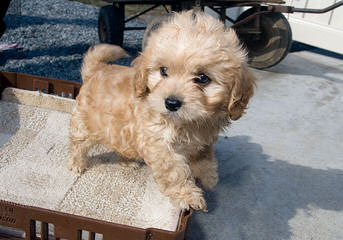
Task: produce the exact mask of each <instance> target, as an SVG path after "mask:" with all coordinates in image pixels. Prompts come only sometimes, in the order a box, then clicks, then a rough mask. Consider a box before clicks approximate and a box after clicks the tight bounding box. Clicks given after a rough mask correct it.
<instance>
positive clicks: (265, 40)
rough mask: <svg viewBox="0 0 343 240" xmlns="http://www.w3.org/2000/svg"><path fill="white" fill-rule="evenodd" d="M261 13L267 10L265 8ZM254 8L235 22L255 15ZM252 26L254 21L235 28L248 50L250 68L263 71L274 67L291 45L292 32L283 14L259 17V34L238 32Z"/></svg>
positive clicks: (275, 13)
mask: <svg viewBox="0 0 343 240" xmlns="http://www.w3.org/2000/svg"><path fill="white" fill-rule="evenodd" d="M261 10H262V11H265V10H267V9H266V8H265V7H262V8H261ZM255 12H256V10H255V8H250V9H248V10H247V11H245V12H243V13H242V14H241V15H240V16H239V17H238V18H237V20H236V21H239V20H242V19H244V18H246V17H248V16H250V15H251V14H253V13H255ZM253 26H254V19H253V20H251V21H249V22H247V23H244V24H242V25H240V26H237V28H236V29H237V30H238V31H237V34H238V36H239V38H240V40H241V41H242V42H243V44H244V45H245V47H246V48H247V49H248V52H249V53H248V56H249V64H250V66H252V67H254V68H257V69H263V68H268V67H271V66H274V65H276V64H277V63H279V62H280V61H281V60H282V59H284V57H286V55H287V53H288V51H289V49H290V47H291V44H292V30H291V27H290V25H289V23H288V21H287V19H286V18H285V17H284V15H283V14H281V13H278V12H269V13H265V14H262V15H261V17H260V27H261V33H260V34H253V33H243V32H241V33H240V32H239V30H240V29H243V30H244V29H249V28H252V27H253Z"/></svg>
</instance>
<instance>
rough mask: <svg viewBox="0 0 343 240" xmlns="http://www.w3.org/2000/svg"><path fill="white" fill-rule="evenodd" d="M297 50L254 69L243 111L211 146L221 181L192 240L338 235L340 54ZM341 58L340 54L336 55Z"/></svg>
mask: <svg viewBox="0 0 343 240" xmlns="http://www.w3.org/2000/svg"><path fill="white" fill-rule="evenodd" d="M336 57H338V58H332V57H327V56H325V55H321V54H317V53H313V52H309V51H300V52H294V53H291V54H289V55H288V56H287V57H286V59H285V60H284V61H283V62H281V63H280V64H279V65H277V66H275V67H273V68H270V69H268V70H265V71H257V70H255V73H256V75H257V76H258V78H259V79H260V80H259V82H258V84H257V85H258V86H257V90H256V94H255V96H254V97H253V99H252V101H251V104H250V108H249V109H248V111H247V114H246V115H245V116H244V117H243V118H242V119H240V120H239V121H237V122H234V123H233V124H232V125H231V127H230V128H229V129H228V131H227V132H226V133H224V134H223V136H222V137H221V138H220V139H219V142H218V144H217V145H216V156H217V158H218V160H219V168H220V184H219V185H218V186H217V187H216V189H215V191H214V192H212V193H208V194H207V199H208V203H209V213H205V214H204V213H196V214H195V216H194V218H193V221H192V222H191V225H190V231H189V239H190V240H201V239H225V240H231V239H232V240H238V239H239V240H243V239H244V240H278V239H282V240H291V239H292V240H293V239H297V240H310V239H311V240H324V239H326V240H335V239H337V240H338V239H343V124H342V123H343V60H342V55H336ZM339 58H340V59H339Z"/></svg>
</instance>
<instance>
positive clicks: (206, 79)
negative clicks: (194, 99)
mask: <svg viewBox="0 0 343 240" xmlns="http://www.w3.org/2000/svg"><path fill="white" fill-rule="evenodd" d="M193 80H194V82H196V83H200V84H207V83H209V82H211V79H210V78H209V77H208V76H206V75H205V74H202V73H200V74H199V75H198V77H196V78H194V79H193Z"/></svg>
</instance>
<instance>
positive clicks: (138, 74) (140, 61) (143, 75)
mask: <svg viewBox="0 0 343 240" xmlns="http://www.w3.org/2000/svg"><path fill="white" fill-rule="evenodd" d="M132 66H133V68H134V70H135V76H134V78H135V79H134V88H135V95H136V97H144V96H146V95H147V94H148V93H149V88H148V69H147V65H146V63H145V61H144V56H143V55H140V56H138V57H137V58H136V59H135V60H133V62H132Z"/></svg>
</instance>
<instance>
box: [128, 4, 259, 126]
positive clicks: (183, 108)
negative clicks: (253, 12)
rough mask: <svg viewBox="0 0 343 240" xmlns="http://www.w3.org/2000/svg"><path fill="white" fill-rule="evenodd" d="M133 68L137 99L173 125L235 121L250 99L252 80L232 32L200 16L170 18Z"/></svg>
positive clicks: (192, 14)
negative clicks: (220, 117)
mask: <svg viewBox="0 0 343 240" xmlns="http://www.w3.org/2000/svg"><path fill="white" fill-rule="evenodd" d="M133 66H134V67H135V69H136V79H135V81H136V82H135V91H136V95H137V97H140V98H144V100H145V101H147V102H148V104H149V106H150V107H151V110H152V111H155V112H156V113H158V114H161V115H162V116H164V117H165V118H166V119H170V120H172V121H181V122H183V121H197V120H206V119H209V118H213V117H214V116H215V115H216V114H221V115H224V114H225V115H226V116H229V118H230V119H231V120H237V119H239V118H240V117H241V116H242V114H243V113H244V110H245V109H246V106H247V104H248V101H249V99H250V97H251V96H252V95H253V87H254V81H255V78H254V77H253V75H252V74H251V73H250V72H249V70H248V68H247V67H246V53H245V52H244V51H243V50H242V48H241V45H240V43H239V40H238V38H237V36H236V34H235V32H234V30H232V29H229V28H226V27H225V26H224V24H223V23H222V22H220V21H219V20H217V19H215V18H213V17H211V16H209V15H207V14H205V13H202V12H195V11H187V12H182V13H175V14H174V15H173V17H172V18H171V19H170V20H168V21H167V22H164V23H163V24H162V25H161V27H160V28H158V29H157V30H156V31H155V32H153V33H152V34H151V36H150V38H149V40H148V43H147V46H146V48H145V50H144V51H143V53H142V54H141V55H140V56H139V57H138V58H136V59H135V61H134V62H133Z"/></svg>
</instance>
